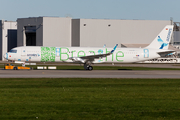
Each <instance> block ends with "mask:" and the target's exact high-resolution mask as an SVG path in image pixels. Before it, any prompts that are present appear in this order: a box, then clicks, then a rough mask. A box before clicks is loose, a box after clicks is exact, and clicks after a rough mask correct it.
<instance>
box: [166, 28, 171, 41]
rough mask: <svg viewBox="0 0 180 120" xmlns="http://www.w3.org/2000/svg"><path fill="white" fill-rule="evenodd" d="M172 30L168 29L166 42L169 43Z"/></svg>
mask: <svg viewBox="0 0 180 120" xmlns="http://www.w3.org/2000/svg"><path fill="white" fill-rule="evenodd" d="M171 32H172V29H169V31H168V35H167V39H166V41H167V42H169V39H170V36H171Z"/></svg>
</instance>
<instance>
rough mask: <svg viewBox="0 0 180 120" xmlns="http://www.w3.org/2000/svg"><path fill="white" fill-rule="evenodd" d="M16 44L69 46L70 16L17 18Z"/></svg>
mask: <svg viewBox="0 0 180 120" xmlns="http://www.w3.org/2000/svg"><path fill="white" fill-rule="evenodd" d="M17 23H18V27H17V29H18V34H17V38H18V39H17V46H49V47H50V46H68V47H70V46H71V18H58V17H33V18H18V19H17Z"/></svg>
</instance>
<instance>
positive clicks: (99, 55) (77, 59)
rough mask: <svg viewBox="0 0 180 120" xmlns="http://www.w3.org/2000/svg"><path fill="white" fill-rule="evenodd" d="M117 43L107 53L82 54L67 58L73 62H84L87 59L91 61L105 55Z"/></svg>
mask: <svg viewBox="0 0 180 120" xmlns="http://www.w3.org/2000/svg"><path fill="white" fill-rule="evenodd" d="M117 46H118V44H116V46H115V47H114V48H113V50H111V52H109V53H107V54H98V55H89V56H82V57H70V58H69V59H70V60H72V61H73V62H80V63H86V62H87V61H90V62H93V61H94V60H95V59H99V58H103V57H107V56H109V55H111V54H113V52H114V51H115V50H116V48H117Z"/></svg>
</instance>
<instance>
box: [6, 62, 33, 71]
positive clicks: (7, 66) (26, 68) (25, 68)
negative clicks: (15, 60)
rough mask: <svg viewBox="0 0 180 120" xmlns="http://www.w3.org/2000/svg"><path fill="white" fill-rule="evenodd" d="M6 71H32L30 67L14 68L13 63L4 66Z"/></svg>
mask: <svg viewBox="0 0 180 120" xmlns="http://www.w3.org/2000/svg"><path fill="white" fill-rule="evenodd" d="M4 69H5V70H30V69H31V68H30V67H24V66H14V65H13V64H11V63H7V64H5V65H4Z"/></svg>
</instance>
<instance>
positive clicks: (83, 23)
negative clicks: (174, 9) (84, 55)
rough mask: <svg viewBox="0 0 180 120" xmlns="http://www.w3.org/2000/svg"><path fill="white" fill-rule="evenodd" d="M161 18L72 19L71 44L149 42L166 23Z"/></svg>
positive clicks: (111, 44)
mask: <svg viewBox="0 0 180 120" xmlns="http://www.w3.org/2000/svg"><path fill="white" fill-rule="evenodd" d="M171 22H172V21H170V20H169V21H161V20H106V19H73V20H72V46H81V47H90V46H93V47H99V46H103V45H104V44H106V46H107V47H113V46H114V45H115V44H117V43H118V44H119V45H121V44H123V45H126V44H150V43H151V42H152V40H153V39H154V38H155V37H156V36H157V35H158V34H159V33H160V32H161V30H162V29H163V28H164V27H165V26H166V25H171Z"/></svg>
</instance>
